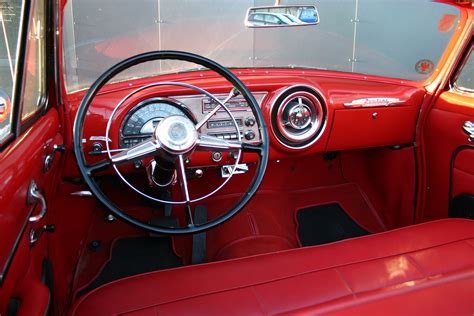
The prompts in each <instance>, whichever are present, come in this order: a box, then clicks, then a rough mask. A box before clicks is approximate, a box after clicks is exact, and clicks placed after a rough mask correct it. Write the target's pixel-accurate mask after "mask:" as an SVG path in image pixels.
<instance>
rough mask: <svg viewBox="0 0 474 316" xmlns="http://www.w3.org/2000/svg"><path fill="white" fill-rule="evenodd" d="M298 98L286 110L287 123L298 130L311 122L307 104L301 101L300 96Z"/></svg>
mask: <svg viewBox="0 0 474 316" xmlns="http://www.w3.org/2000/svg"><path fill="white" fill-rule="evenodd" d="M298 99H299V103H298V104H296V105H294V106H293V107H292V108H291V109H290V110H289V111H288V123H289V124H290V125H291V127H293V128H294V129H297V130H300V129H305V128H306V127H308V125H309V124H311V117H312V112H311V109H310V108H309V106H307V105H306V104H303V103H302V101H301V98H298Z"/></svg>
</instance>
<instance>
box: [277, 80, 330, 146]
mask: <svg viewBox="0 0 474 316" xmlns="http://www.w3.org/2000/svg"><path fill="white" fill-rule="evenodd" d="M271 116H272V130H273V133H274V134H275V136H276V138H277V139H278V141H279V142H280V143H281V144H283V145H284V146H285V147H288V148H296V149H301V148H306V147H308V146H310V145H311V144H313V143H314V142H315V141H316V140H317V139H318V138H319V136H320V135H321V133H322V131H323V129H324V127H325V125H326V117H327V109H326V106H325V104H324V100H323V98H322V96H321V95H320V94H319V93H318V92H316V91H315V90H313V89H312V88H310V87H307V86H294V87H291V88H288V89H286V90H285V91H283V92H282V93H281V94H280V95H279V96H278V97H277V98H276V100H275V103H274V104H273V106H272V110H271Z"/></svg>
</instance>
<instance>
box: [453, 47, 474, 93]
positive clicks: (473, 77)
mask: <svg viewBox="0 0 474 316" xmlns="http://www.w3.org/2000/svg"><path fill="white" fill-rule="evenodd" d="M454 87H455V88H456V90H458V91H460V92H466V93H474V49H473V48H471V52H470V53H469V56H468V58H467V61H466V63H465V64H464V66H463V67H462V69H461V72H460V73H459V75H458V77H457V78H456V82H455V83H454Z"/></svg>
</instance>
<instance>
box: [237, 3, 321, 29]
mask: <svg viewBox="0 0 474 316" xmlns="http://www.w3.org/2000/svg"><path fill="white" fill-rule="evenodd" d="M316 24H319V14H318V10H317V9H316V7H315V6H312V5H292V6H271V7H253V8H249V9H248V10H247V16H246V17H245V25H246V26H247V27H289V26H305V25H316Z"/></svg>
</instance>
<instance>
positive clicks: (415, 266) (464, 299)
mask: <svg viewBox="0 0 474 316" xmlns="http://www.w3.org/2000/svg"><path fill="white" fill-rule="evenodd" d="M473 245H474V221H469V220H460V219H451V220H441V221H436V222H430V223H424V224H420V225H416V226H411V227H407V228H402V229H398V230H393V231H389V232H384V233H380V234H375V235H370V236H365V237H360V238H354V239H350V240H345V241H340V242H336V243H332V244H327V245H323V246H316V247H308V248H301V249H295V250H288V251H282V252H279V253H272V254H266V255H260V256H253V257H246V258H242V259H236V260H228V261H222V262H217V263H209V264H203V265H196V266H188V267H183V268H178V269H172V270H166V271H160V272H152V273H147V274H143V275H139V276H134V277H130V278H126V279H124V280H119V281H116V282H112V283H110V284H108V285H105V286H103V287H101V288H98V289H96V290H94V291H92V292H90V293H89V294H87V295H85V296H84V297H82V298H81V299H80V300H79V301H78V302H77V303H76V305H75V306H74V308H73V309H72V310H71V315H91V314H94V315H112V314H127V315H156V314H160V315H161V314H173V315H176V314H189V313H192V314H194V315H199V314H205V315H209V314H226V315H229V314H230V315H235V314H245V315H250V314H275V313H295V312H300V313H311V314H314V313H330V312H334V311H341V310H344V309H345V308H349V307H350V308H360V309H362V310H364V311H365V310H366V311H367V313H375V312H376V313H381V312H384V313H385V311H386V308H392V307H394V306H395V307H396V308H398V310H400V311H411V310H410V306H414V305H416V304H418V305H420V306H421V307H420V306H415V307H414V308H416V309H414V310H416V311H418V312H419V313H420V312H423V311H424V310H425V309H423V306H425V307H426V310H428V311H430V310H432V308H431V307H430V304H432V303H431V299H433V298H437V299H440V297H443V299H444V302H441V301H437V302H434V303H433V304H435V305H438V307H439V308H440V310H442V311H445V312H446V313H445V314H449V313H451V314H452V313H454V312H457V311H458V310H459V311H461V312H466V311H467V312H470V313H471V314H472V313H473V312H474V308H473V307H472V295H471V296H469V293H471V294H472V293H474V247H473ZM458 290H459V291H458ZM420 293H421V294H420ZM423 293H424V294H423ZM381 299H384V300H381ZM385 299H386V300H387V305H385V304H384V301H385ZM451 300H453V301H454V302H456V303H457V304H458V306H455V305H452V304H451V303H450V302H451ZM397 304H399V305H401V306H398V307H397V306H396V305H397ZM367 313H365V312H361V314H367Z"/></svg>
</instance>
